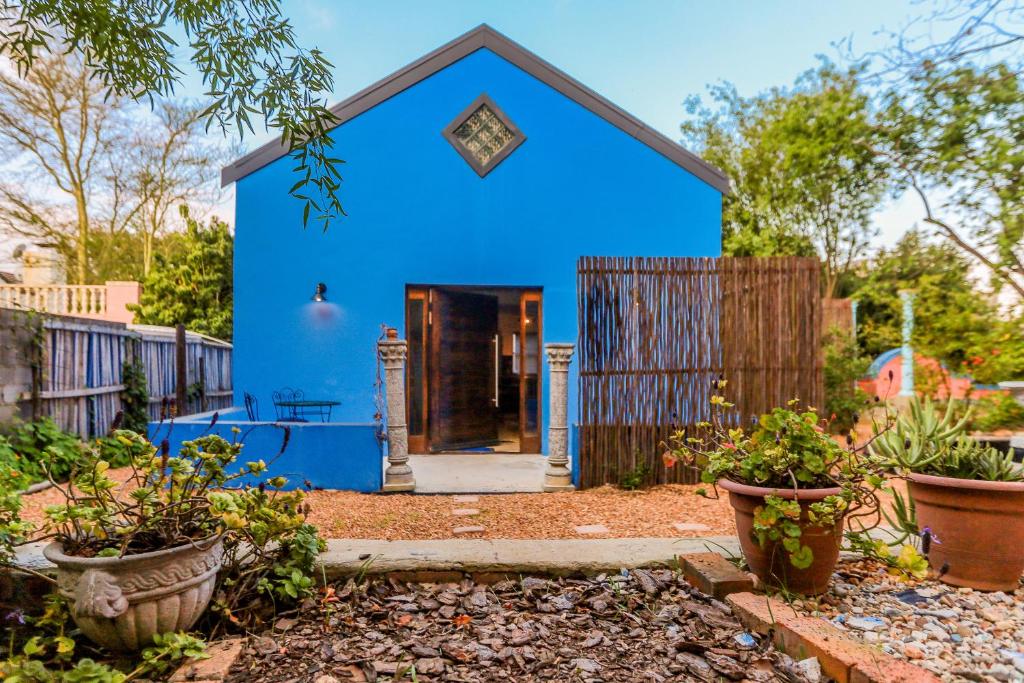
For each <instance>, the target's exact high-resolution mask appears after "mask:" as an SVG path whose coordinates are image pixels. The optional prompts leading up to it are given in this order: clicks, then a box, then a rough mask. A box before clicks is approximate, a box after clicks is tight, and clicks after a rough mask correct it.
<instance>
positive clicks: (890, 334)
mask: <svg viewBox="0 0 1024 683" xmlns="http://www.w3.org/2000/svg"><path fill="white" fill-rule="evenodd" d="M970 270H971V264H970V261H968V260H967V259H966V258H965V257H964V256H963V254H961V253H960V252H959V251H957V249H955V248H954V247H953V246H952V245H950V244H948V243H946V242H933V241H929V240H927V239H926V237H925V236H924V235H923V234H922V233H921V232H918V231H915V230H912V231H910V232H908V233H907V234H906V235H904V236H903V238H902V239H900V241H899V242H898V243H897V244H896V245H895V246H894V247H893V248H892V249H881V250H879V252H878V253H877V254H876V255H875V256H874V258H872V259H871V260H870V262H869V263H868V264H866V268H865V272H864V274H863V275H862V276H861V279H860V281H859V282H858V283H857V287H856V290H855V291H854V293H853V294H852V296H853V297H854V298H856V299H857V327H858V330H857V338H858V341H859V342H860V345H861V348H862V349H863V351H864V352H865V353H866V354H867V355H869V356H871V357H874V356H877V355H879V354H881V353H883V352H885V351H888V350H889V349H892V348H895V347H897V346H899V345H900V344H901V343H902V324H903V310H902V302H901V300H900V295H899V292H900V291H901V290H912V291H913V292H914V293H915V296H914V334H913V339H912V342H913V344H914V348H915V350H916V351H918V352H920V353H923V354H925V355H927V356H931V357H933V358H936V359H938V360H940V361H942V362H944V363H946V364H947V365H948V366H949V367H951V368H956V369H958V368H960V367H961V366H962V365H963V362H964V360H966V359H967V358H969V357H970V354H971V353H972V352H973V351H972V345H973V343H974V342H973V341H972V340H977V339H978V338H979V337H980V336H983V335H985V334H986V333H987V331H988V330H990V329H991V328H992V326H993V324H992V321H993V320H994V319H995V318H996V305H995V301H994V299H993V297H991V296H988V295H986V293H985V292H984V291H981V290H980V288H979V287H978V283H977V282H975V281H974V280H973V279H972V278H971V274H970Z"/></svg>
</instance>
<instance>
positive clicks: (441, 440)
mask: <svg viewBox="0 0 1024 683" xmlns="http://www.w3.org/2000/svg"><path fill="white" fill-rule="evenodd" d="M430 299H431V311H432V318H433V319H432V321H431V324H430V362H429V368H430V371H429V374H430V396H431V402H430V425H429V430H430V446H431V450H435V451H438V450H453V449H460V448H471V447H473V446H486V445H490V444H493V443H495V442H497V440H498V410H497V407H496V405H495V398H496V396H497V394H496V393H495V392H496V385H495V380H494V378H495V376H496V367H495V359H496V355H497V354H496V339H497V335H498V298H497V297H496V296H491V295H488V294H476V293H471V292H464V291H458V290H451V289H444V288H436V289H432V290H431V291H430Z"/></svg>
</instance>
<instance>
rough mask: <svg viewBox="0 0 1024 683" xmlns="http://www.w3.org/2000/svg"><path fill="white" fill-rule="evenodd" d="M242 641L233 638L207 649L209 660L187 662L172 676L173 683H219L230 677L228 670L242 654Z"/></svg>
mask: <svg viewBox="0 0 1024 683" xmlns="http://www.w3.org/2000/svg"><path fill="white" fill-rule="evenodd" d="M242 642H243V641H242V639H241V638H231V639H229V640H222V641H220V642H219V643H213V644H212V645H210V646H209V647H207V648H206V654H208V655H210V656H209V657H208V658H207V659H199V660H196V661H190V662H185V663H184V664H182V665H181V666H180V667H178V670H177V671H175V672H174V675H173V676H171V678H170V680H171V683H185V682H186V681H187V682H188V683H218V682H219V681H223V680H224V679H226V678H227V677H228V670H229V669H231V665H232V664H234V663H235V660H236V659H238V655H239V654H241V652H242Z"/></svg>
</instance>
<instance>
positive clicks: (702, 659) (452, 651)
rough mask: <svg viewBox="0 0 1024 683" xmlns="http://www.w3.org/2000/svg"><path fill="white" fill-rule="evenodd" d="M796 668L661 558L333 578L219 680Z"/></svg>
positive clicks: (594, 675) (676, 674) (769, 675)
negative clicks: (458, 574) (404, 579)
mask: <svg viewBox="0 0 1024 683" xmlns="http://www.w3.org/2000/svg"><path fill="white" fill-rule="evenodd" d="M728 679H732V680H739V679H745V680H748V681H764V682H768V681H779V682H781V681H806V680H807V679H806V678H803V677H802V676H800V671H798V670H796V669H795V667H794V663H793V661H792V660H791V659H789V657H787V656H786V655H784V654H782V653H779V652H777V651H775V650H773V649H772V647H771V646H770V644H769V643H767V642H766V641H765V640H762V639H760V638H759V637H755V636H753V635H752V634H749V633H746V632H745V631H744V629H743V628H742V627H741V626H740V624H739V622H738V621H736V619H735V617H734V616H733V615H732V614H731V612H730V609H729V607H728V606H726V605H724V604H722V603H720V602H717V601H715V600H712V599H710V598H708V597H707V596H705V595H703V594H701V593H699V592H697V591H696V590H694V589H693V588H691V587H690V586H689V585H688V584H686V582H685V581H683V580H682V578H681V577H680V576H678V575H677V574H676V573H674V572H672V571H669V570H653V571H645V570H635V571H633V572H629V573H624V574H614V575H611V576H605V575H601V576H597V577H594V578H593V579H587V580H572V579H559V580H557V581H554V580H546V579H541V578H535V577H526V578H523V579H521V580H519V581H510V580H509V581H502V582H500V583H497V584H494V585H491V586H487V585H482V584H477V583H474V582H473V581H471V580H469V579H465V580H463V581H462V582H461V583H449V584H422V583H420V584H405V583H399V582H397V581H394V580H377V581H374V582H372V583H369V584H357V583H355V582H353V581H352V580H349V581H348V582H347V583H345V584H336V585H334V586H329V587H328V588H327V589H326V590H325V591H324V592H323V593H322V594H321V596H320V597H319V599H318V600H316V601H314V600H310V601H307V604H306V605H304V606H303V607H301V608H300V609H298V610H295V611H293V612H291V613H289V614H283V615H280V616H279V618H278V619H277V621H276V622H275V624H274V625H273V627H272V628H269V629H268V630H266V631H265V632H263V633H260V634H256V635H254V636H252V637H251V638H250V639H249V643H248V645H247V647H246V648H244V649H243V652H242V656H241V657H240V659H239V660H238V661H236V663H235V664H234V666H233V667H232V669H231V671H230V673H229V675H228V677H227V679H226V683H277V682H283V681H320V682H321V683H330V682H334V683H340V682H342V681H392V680H413V681H421V682H423V683H426V682H428V681H462V682H466V683H470V682H483V681H500V682H502V683H505V682H508V681H514V682H519V681H538V680H551V681H593V682H597V681H645V682H647V683H661V682H663V681H691V680H693V681H713V680H728Z"/></svg>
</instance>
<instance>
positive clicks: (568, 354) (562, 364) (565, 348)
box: [544, 343, 576, 371]
mask: <svg viewBox="0 0 1024 683" xmlns="http://www.w3.org/2000/svg"><path fill="white" fill-rule="evenodd" d="M575 351H576V345H575V344H567V343H550V344H545V345H544V353H546V354H547V356H548V363H550V364H551V370H552V371H567V370H568V369H569V363H571V362H572V354H573V352H575Z"/></svg>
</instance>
